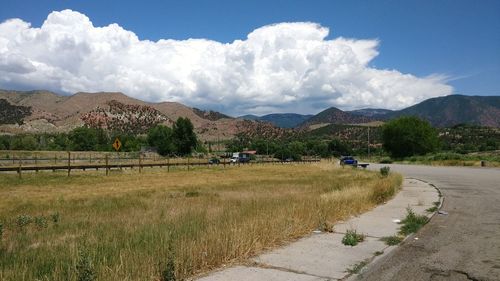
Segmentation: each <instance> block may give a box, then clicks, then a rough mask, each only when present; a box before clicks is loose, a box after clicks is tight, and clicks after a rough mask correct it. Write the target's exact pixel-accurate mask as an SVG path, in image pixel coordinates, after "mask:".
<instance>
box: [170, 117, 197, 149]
mask: <svg viewBox="0 0 500 281" xmlns="http://www.w3.org/2000/svg"><path fill="white" fill-rule="evenodd" d="M173 140H174V145H175V148H176V151H177V153H179V154H181V155H188V154H190V153H191V151H193V148H195V147H196V144H197V143H198V140H197V138H196V134H195V132H194V127H193V123H191V120H189V118H187V117H186V118H183V117H179V118H178V119H177V121H176V122H175V123H174V127H173Z"/></svg>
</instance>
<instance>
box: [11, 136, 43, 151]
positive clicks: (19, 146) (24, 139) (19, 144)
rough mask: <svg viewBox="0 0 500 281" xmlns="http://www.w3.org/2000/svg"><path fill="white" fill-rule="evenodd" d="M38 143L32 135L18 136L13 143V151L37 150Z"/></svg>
mask: <svg viewBox="0 0 500 281" xmlns="http://www.w3.org/2000/svg"><path fill="white" fill-rule="evenodd" d="M37 148H38V141H37V140H36V138H35V137H34V136H32V135H23V136H17V137H16V138H14V140H13V141H12V143H11V149H13V150H36V149H37Z"/></svg>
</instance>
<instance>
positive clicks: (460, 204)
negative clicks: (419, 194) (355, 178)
mask: <svg viewBox="0 0 500 281" xmlns="http://www.w3.org/2000/svg"><path fill="white" fill-rule="evenodd" d="M371 166H372V167H371V168H372V169H378V168H380V167H382V166H390V167H391V170H392V171H397V172H400V173H402V174H403V175H404V176H405V177H413V178H417V179H421V180H424V181H427V182H429V183H431V184H434V185H436V186H437V187H438V188H439V189H440V190H441V192H442V194H443V196H444V203H443V206H442V208H441V210H443V211H446V212H448V215H436V216H434V217H433V218H432V220H431V221H430V222H429V223H428V224H427V225H426V226H425V227H424V228H423V229H421V230H420V231H419V232H418V233H417V235H416V236H415V237H410V238H409V239H407V240H406V241H405V242H404V243H403V244H402V245H401V246H400V247H398V248H397V249H395V250H394V251H392V252H391V253H389V254H388V255H385V256H384V257H382V258H381V259H379V260H378V261H377V262H374V263H372V264H370V265H369V266H368V267H367V268H366V269H365V270H364V271H363V272H362V274H361V275H358V277H357V278H356V280H377V281H378V280H408V281H409V280H415V281H418V280H454V281H460V280H500V169H494V168H472V167H471V168H466V167H430V166H415V165H371ZM415 238H418V239H415Z"/></svg>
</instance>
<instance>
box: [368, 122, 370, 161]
mask: <svg viewBox="0 0 500 281" xmlns="http://www.w3.org/2000/svg"><path fill="white" fill-rule="evenodd" d="M368 159H370V126H368Z"/></svg>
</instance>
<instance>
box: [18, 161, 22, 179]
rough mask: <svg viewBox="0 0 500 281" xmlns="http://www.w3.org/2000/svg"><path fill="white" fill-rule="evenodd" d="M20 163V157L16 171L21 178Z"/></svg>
mask: <svg viewBox="0 0 500 281" xmlns="http://www.w3.org/2000/svg"><path fill="white" fill-rule="evenodd" d="M21 165H22V162H21V158H19V167H18V168H17V173H18V174H19V178H21V173H22V172H21V171H22V168H21Z"/></svg>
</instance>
